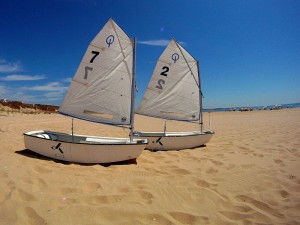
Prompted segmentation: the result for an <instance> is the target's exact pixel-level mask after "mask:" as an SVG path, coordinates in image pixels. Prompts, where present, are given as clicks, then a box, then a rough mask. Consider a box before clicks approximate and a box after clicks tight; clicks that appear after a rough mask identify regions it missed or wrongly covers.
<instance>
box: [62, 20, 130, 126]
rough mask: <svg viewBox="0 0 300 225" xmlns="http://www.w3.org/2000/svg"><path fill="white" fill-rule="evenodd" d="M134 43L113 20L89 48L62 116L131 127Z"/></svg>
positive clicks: (65, 101) (66, 99) (63, 104)
mask: <svg viewBox="0 0 300 225" xmlns="http://www.w3.org/2000/svg"><path fill="white" fill-rule="evenodd" d="M132 70H133V42H132V40H131V39H130V38H129V37H128V36H127V34H126V33H125V32H124V31H123V30H122V29H121V28H120V27H119V26H118V25H117V24H116V23H115V22H114V21H113V20H112V19H110V20H109V21H108V22H107V23H106V24H105V26H104V27H103V28H102V30H101V31H100V32H99V33H98V35H97V36H96V37H95V38H94V39H93V41H92V42H91V43H90V44H89V46H88V49H87V51H86V53H85V55H84V57H83V59H82V60H81V63H80V65H79V68H78V69H77V72H76V74H75V76H74V78H73V80H72V83H71V85H70V87H69V89H68V92H67V93H66V95H65V98H64V100H63V103H62V104H61V106H60V108H59V112H60V113H62V114H65V115H69V116H72V117H76V118H79V119H84V120H89V121H93V122H99V123H108V124H113V125H128V124H130V122H131V121H130V110H131V109H130V106H131V101H132V99H131V98H132V96H131V85H132V72H133V71H132Z"/></svg>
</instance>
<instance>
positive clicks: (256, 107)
mask: <svg viewBox="0 0 300 225" xmlns="http://www.w3.org/2000/svg"><path fill="white" fill-rule="evenodd" d="M274 106H275V105H269V106H249V107H232V108H214V109H203V112H209V111H211V112H225V111H232V110H234V109H235V111H239V110H240V109H242V108H252V109H254V110H261V109H263V108H264V107H265V109H266V110H270V109H271V108H272V107H274ZM281 107H282V108H283V109H285V108H300V103H290V104H281Z"/></svg>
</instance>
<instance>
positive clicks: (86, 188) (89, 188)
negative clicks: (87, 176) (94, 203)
mask: <svg viewBox="0 0 300 225" xmlns="http://www.w3.org/2000/svg"><path fill="white" fill-rule="evenodd" d="M99 189H102V187H101V185H100V184H98V183H96V182H89V183H85V184H84V185H83V187H82V190H83V192H84V193H86V192H94V191H97V190H99Z"/></svg>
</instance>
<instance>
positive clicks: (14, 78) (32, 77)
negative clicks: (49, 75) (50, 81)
mask: <svg viewBox="0 0 300 225" xmlns="http://www.w3.org/2000/svg"><path fill="white" fill-rule="evenodd" d="M45 78H46V76H44V75H8V76H6V77H0V80H5V81H24V80H42V79H45Z"/></svg>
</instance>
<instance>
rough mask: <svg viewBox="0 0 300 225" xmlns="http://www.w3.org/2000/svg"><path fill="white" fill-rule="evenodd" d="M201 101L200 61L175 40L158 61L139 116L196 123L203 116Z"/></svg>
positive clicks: (139, 110)
mask: <svg viewBox="0 0 300 225" xmlns="http://www.w3.org/2000/svg"><path fill="white" fill-rule="evenodd" d="M199 98H200V92H199V79H198V67H197V60H195V59H194V58H193V57H192V56H191V55H190V54H189V53H188V52H187V51H186V50H185V49H184V48H182V47H181V46H180V45H179V44H178V43H177V42H176V41H175V40H174V39H173V40H171V42H170V43H169V45H168V46H167V48H166V49H165V51H164V52H163V53H162V55H161V56H160V58H159V59H158V61H157V64H156V67H155V69H154V72H153V75H152V78H151V80H150V83H149V85H148V87H147V90H146V93H145V95H144V97H143V99H142V102H141V104H140V107H139V109H138V111H137V113H139V114H143V115H147V116H153V117H158V118H164V119H171V120H184V121H195V120H199V116H200V105H199V104H200V101H199Z"/></svg>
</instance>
